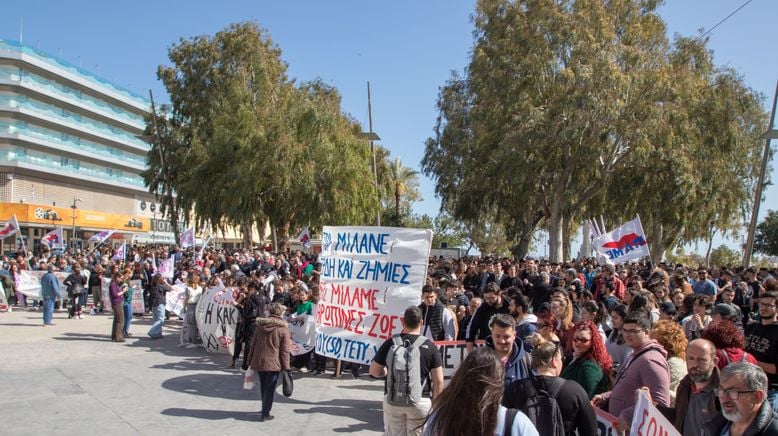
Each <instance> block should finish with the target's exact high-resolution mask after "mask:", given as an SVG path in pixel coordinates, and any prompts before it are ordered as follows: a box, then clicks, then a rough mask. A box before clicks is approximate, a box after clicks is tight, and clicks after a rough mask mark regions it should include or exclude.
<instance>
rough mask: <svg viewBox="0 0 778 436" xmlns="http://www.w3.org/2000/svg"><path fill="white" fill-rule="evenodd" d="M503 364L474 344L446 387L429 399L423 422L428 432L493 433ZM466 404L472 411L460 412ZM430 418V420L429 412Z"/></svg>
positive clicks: (448, 433) (498, 404)
mask: <svg viewBox="0 0 778 436" xmlns="http://www.w3.org/2000/svg"><path fill="white" fill-rule="evenodd" d="M502 377H503V365H502V363H501V362H500V359H498V358H497V355H496V354H495V353H494V350H492V349H491V348H489V347H478V348H476V349H475V350H473V352H472V353H470V354H468V355H467V357H466V358H465V360H464V362H462V364H461V365H460V366H459V369H457V371H456V372H455V373H454V376H453V377H452V378H451V382H450V383H449V385H448V387H447V388H446V389H444V390H443V393H441V394H440V395H439V396H438V397H436V398H435V399H434V400H433V401H432V409H430V412H429V414H428V415H427V419H426V420H425V424H427V425H428V426H429V434H430V435H433V436H437V435H441V436H443V435H445V436H448V435H462V436H465V435H474V434H494V429H495V428H496V427H497V412H498V411H499V408H500V402H501V401H502V394H503V381H502ZM462 404H469V405H471V406H472V409H470V410H473V411H475V413H462ZM433 414H434V415H435V417H434V419H433V420H430V417H431V416H432V415H433Z"/></svg>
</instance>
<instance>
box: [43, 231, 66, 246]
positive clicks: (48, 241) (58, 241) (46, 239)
mask: <svg viewBox="0 0 778 436" xmlns="http://www.w3.org/2000/svg"><path fill="white" fill-rule="evenodd" d="M64 241H65V238H64V237H63V236H62V227H60V228H58V229H54V230H52V231H50V232H49V233H46V234H45V235H43V237H42V238H41V244H45V245H48V246H49V248H52V249H57V248H65V242H64Z"/></svg>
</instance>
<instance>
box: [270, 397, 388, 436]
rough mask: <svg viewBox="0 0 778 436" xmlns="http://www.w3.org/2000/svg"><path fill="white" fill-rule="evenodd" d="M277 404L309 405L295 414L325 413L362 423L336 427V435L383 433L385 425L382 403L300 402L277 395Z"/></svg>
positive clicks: (342, 401) (343, 401) (347, 400)
mask: <svg viewBox="0 0 778 436" xmlns="http://www.w3.org/2000/svg"><path fill="white" fill-rule="evenodd" d="M275 403H281V404H292V405H294V404H300V405H303V404H304V405H307V407H305V408H297V409H293V410H294V412H295V413H323V414H325V415H331V416H338V417H343V416H345V417H349V418H351V419H353V420H355V421H361V422H359V423H356V424H351V425H348V426H345V427H335V428H333V429H332V431H334V432H336V433H358V432H361V431H381V430H383V429H384V425H383V422H384V421H383V404H382V403H381V401H369V400H354V399H341V400H329V401H319V402H315V403H314V402H310V401H300V400H295V399H294V398H286V397H283V396H280V395H276V399H275Z"/></svg>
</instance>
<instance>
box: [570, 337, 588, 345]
mask: <svg viewBox="0 0 778 436" xmlns="http://www.w3.org/2000/svg"><path fill="white" fill-rule="evenodd" d="M591 341H592V340H591V339H589V338H575V337H574V338H573V342H577V343H579V344H588V343H589V342H591Z"/></svg>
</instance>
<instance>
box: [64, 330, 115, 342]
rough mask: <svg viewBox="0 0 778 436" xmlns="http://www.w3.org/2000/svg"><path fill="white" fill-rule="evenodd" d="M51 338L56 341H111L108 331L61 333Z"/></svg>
mask: <svg viewBox="0 0 778 436" xmlns="http://www.w3.org/2000/svg"><path fill="white" fill-rule="evenodd" d="M52 339H54V340H57V341H99V342H111V335H110V332H109V333H106V334H104V335H99V334H95V333H63V334H62V336H55V337H53V338H52Z"/></svg>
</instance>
